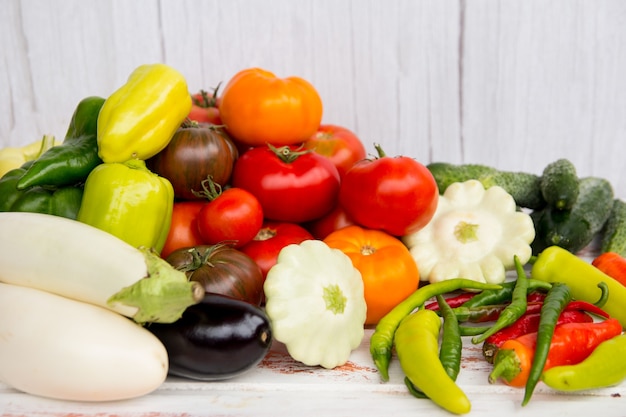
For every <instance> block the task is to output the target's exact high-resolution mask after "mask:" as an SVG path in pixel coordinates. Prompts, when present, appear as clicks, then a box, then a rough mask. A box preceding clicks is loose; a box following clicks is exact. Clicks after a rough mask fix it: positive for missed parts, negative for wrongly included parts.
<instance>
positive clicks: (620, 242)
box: [600, 198, 626, 257]
mask: <svg viewBox="0 0 626 417" xmlns="http://www.w3.org/2000/svg"><path fill="white" fill-rule="evenodd" d="M602 233H603V236H602V244H601V246H600V250H601V252H603V253H604V252H616V253H619V254H620V255H621V256H623V257H626V202H625V201H623V200H621V199H619V198H616V199H615V200H613V206H612V208H611V215H610V216H609V219H608V220H607V221H606V224H605V226H604V230H603V232H602Z"/></svg>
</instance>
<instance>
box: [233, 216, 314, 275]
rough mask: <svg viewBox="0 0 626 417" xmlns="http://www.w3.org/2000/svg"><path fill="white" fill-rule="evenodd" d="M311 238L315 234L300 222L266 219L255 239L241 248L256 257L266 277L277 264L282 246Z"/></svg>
mask: <svg viewBox="0 0 626 417" xmlns="http://www.w3.org/2000/svg"><path fill="white" fill-rule="evenodd" d="M310 239H313V236H312V235H311V234H310V233H309V232H308V231H307V230H306V229H305V228H304V227H302V226H300V225H298V224H295V223H283V222H272V221H266V222H265V223H263V226H262V227H261V230H259V232H258V233H257V235H256V236H255V237H254V239H252V240H251V241H250V242H248V243H247V244H246V245H244V246H242V247H241V248H239V250H240V251H242V252H243V253H245V254H247V255H248V256H250V257H251V258H252V259H254V261H255V262H256V263H257V264H258V265H259V267H260V268H261V271H262V272H263V277H264V278H265V276H267V271H269V270H270V268H271V267H273V266H274V265H276V260H277V259H278V253H279V252H280V250H281V249H282V248H284V247H285V246H287V245H290V244H292V243H295V244H298V243H301V242H303V241H305V240H310Z"/></svg>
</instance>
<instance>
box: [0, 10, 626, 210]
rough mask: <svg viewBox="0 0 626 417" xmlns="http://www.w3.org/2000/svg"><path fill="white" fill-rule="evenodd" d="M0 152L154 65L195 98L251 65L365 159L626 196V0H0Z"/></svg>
mask: <svg viewBox="0 0 626 417" xmlns="http://www.w3.org/2000/svg"><path fill="white" fill-rule="evenodd" d="M0 6H1V8H0V40H1V42H2V44H1V48H0V91H1V92H2V93H1V94H0V146H14V145H19V144H25V143H28V142H30V141H33V140H35V139H38V138H39V137H40V136H41V135H42V134H44V133H53V134H55V135H57V136H58V137H62V136H63V134H64V133H65V130H66V128H67V123H68V121H69V118H70V116H71V114H72V111H73V109H74V107H75V105H76V104H77V103H78V101H79V100H80V99H81V98H83V97H85V96H88V95H102V96H107V95H108V94H110V93H111V92H113V91H114V90H115V89H116V88H117V87H119V86H120V85H121V84H123V83H124V81H125V79H126V77H127V76H128V75H129V74H130V72H131V71H132V70H133V69H134V68H135V67H136V66H138V65H140V64H143V63H150V62H157V61H158V62H165V63H167V64H170V65H172V66H174V67H175V68H177V69H178V70H180V71H181V72H182V73H183V74H184V75H185V76H186V77H187V80H188V83H189V88H190V90H191V91H192V92H195V91H197V90H199V89H200V88H204V89H208V88H210V87H213V86H215V85H217V83H219V82H220V81H222V82H224V83H225V82H227V81H228V79H229V78H230V77H231V76H232V75H234V74H235V73H236V72H237V71H239V70H241V69H244V68H247V67H251V66H259V67H262V68H265V69H268V70H271V71H273V72H275V73H276V74H277V75H279V76H281V77H282V76H288V75H298V76H301V77H303V78H305V79H307V80H309V81H311V82H312V83H313V84H314V85H315V86H316V88H317V89H318V91H319V92H320V95H321V96H322V99H323V101H324V105H325V112H324V120H323V121H324V122H325V123H335V124H340V125H343V126H345V127H348V128H350V129H352V130H354V131H355V132H356V133H357V134H358V135H359V136H360V137H361V139H362V140H363V141H364V142H365V143H366V145H367V146H368V150H369V151H370V152H373V146H372V144H373V143H374V142H379V143H381V144H382V145H383V147H384V148H385V150H386V151H387V153H388V154H404V155H409V156H413V157H415V158H416V159H417V160H419V161H421V162H423V163H428V162H431V161H447V162H453V163H462V162H463V163H469V162H471V163H484V164H489V165H493V166H496V167H498V168H500V169H507V170H523V171H528V172H535V173H541V171H542V170H543V167H544V166H545V165H546V164H548V163H549V162H551V161H553V160H556V159H558V158H562V157H563V158H569V159H571V160H572V161H573V162H574V163H575V164H576V166H577V168H578V172H579V174H580V175H581V176H582V175H597V176H602V177H605V178H607V179H609V180H610V181H611V182H612V184H613V186H614V188H615V191H616V194H617V195H618V196H621V197H625V198H626V168H625V164H624V159H625V156H624V145H625V142H626V1H624V0H588V1H585V0H523V1H520V0H501V1H498V0H266V1H261V0H221V1H220V0H161V1H150V0H135V1H129V0H113V1H107V0H62V1H61V0H22V1H20V0H0Z"/></svg>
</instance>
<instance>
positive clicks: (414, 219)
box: [339, 145, 439, 236]
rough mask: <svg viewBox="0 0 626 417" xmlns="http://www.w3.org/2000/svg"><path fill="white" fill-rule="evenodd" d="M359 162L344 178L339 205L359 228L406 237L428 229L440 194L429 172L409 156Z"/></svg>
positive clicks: (381, 157)
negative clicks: (425, 227)
mask: <svg viewBox="0 0 626 417" xmlns="http://www.w3.org/2000/svg"><path fill="white" fill-rule="evenodd" d="M376 149H377V150H378V154H379V156H378V157H377V158H375V159H366V160H363V161H360V162H357V163H356V164H355V165H354V166H353V167H352V169H350V170H349V171H348V172H347V173H346V175H345V176H344V177H343V180H342V182H341V189H340V191H339V202H340V204H341V205H342V206H343V208H344V210H345V211H346V213H347V214H348V215H349V216H350V217H351V218H352V219H353V220H354V221H355V222H356V223H357V224H359V225H361V226H363V227H366V228H370V229H377V230H383V231H386V232H388V233H390V234H392V235H394V236H403V235H406V234H409V233H412V232H416V231H418V230H419V229H421V228H422V227H424V226H425V225H426V224H427V223H428V222H429V221H430V219H431V218H432V217H433V215H434V214H435V209H436V208H437V203H438V201H439V190H438V188H437V183H436V182H435V179H434V177H433V175H432V174H431V173H430V171H429V170H428V168H426V167H425V166H424V165H422V164H420V163H419V162H417V161H416V160H415V159H413V158H409V157H406V156H397V157H389V156H386V155H385V153H384V152H383V150H382V149H381V148H380V146H379V145H376Z"/></svg>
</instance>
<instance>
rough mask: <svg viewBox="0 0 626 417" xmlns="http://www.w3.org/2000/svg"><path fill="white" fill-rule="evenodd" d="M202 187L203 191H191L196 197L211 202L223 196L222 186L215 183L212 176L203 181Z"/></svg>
mask: <svg viewBox="0 0 626 417" xmlns="http://www.w3.org/2000/svg"><path fill="white" fill-rule="evenodd" d="M207 184H208V185H207ZM201 185H202V191H196V190H191V192H192V193H193V195H195V196H196V197H199V198H207V199H208V200H209V201H213V200H215V199H216V198H217V197H219V196H220V195H222V186H221V185H220V184H218V183H216V182H215V181H213V176H211V175H209V176H208V177H206V178H205V179H203V180H202V182H201Z"/></svg>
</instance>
